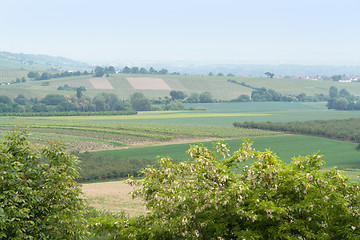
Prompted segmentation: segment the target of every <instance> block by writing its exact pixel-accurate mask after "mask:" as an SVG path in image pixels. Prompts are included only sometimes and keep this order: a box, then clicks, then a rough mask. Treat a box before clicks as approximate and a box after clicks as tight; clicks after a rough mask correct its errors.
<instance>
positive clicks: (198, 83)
mask: <svg viewBox="0 0 360 240" xmlns="http://www.w3.org/2000/svg"><path fill="white" fill-rule="evenodd" d="M26 74H27V71H24V70H0V82H11V81H15V80H16V78H17V77H23V76H26ZM92 78H93V76H92V75H91V76H90V75H88V76H72V77H66V78H53V79H49V80H46V82H48V85H46V86H43V85H42V81H31V80H30V81H29V79H27V80H28V81H27V82H25V83H20V84H11V85H5V86H0V94H1V95H8V96H11V97H16V96H17V95H18V94H24V95H25V96H27V97H37V98H42V97H44V96H45V95H47V94H55V93H59V92H58V91H57V88H58V87H59V86H63V85H64V84H67V85H69V86H71V87H80V86H84V87H85V88H86V89H87V92H86V95H88V96H95V95H96V94H99V93H101V92H106V93H114V94H116V95H118V96H119V98H121V99H128V98H129V96H130V95H131V94H132V93H134V92H141V93H143V94H144V95H145V96H147V97H149V98H155V99H156V98H159V97H162V98H164V97H166V96H169V93H170V91H171V90H178V91H183V92H184V93H186V94H191V93H194V92H195V93H201V92H204V91H208V92H210V93H211V94H212V95H213V96H214V98H216V99H218V100H231V99H235V98H237V97H238V96H239V95H241V94H246V95H250V94H251V91H252V90H253V89H252V88H249V87H246V86H242V85H239V84H234V83H232V82H229V81H228V80H233V81H236V82H238V83H245V84H246V85H249V86H251V87H253V88H261V87H265V88H267V89H274V90H276V91H277V92H279V93H281V94H287V95H297V94H300V93H305V94H307V95H310V96H313V95H315V94H328V92H329V88H330V87H331V86H335V87H337V88H338V89H342V88H345V89H347V90H348V91H349V93H351V94H354V95H358V93H359V92H360V91H359V90H360V84H359V83H356V82H355V83H341V82H333V81H314V80H304V79H288V78H274V79H268V78H261V77H236V76H231V77H228V76H198V75H156V74H151V75H149V74H148V75H147V74H139V75H136V74H110V76H108V77H107V80H108V81H109V83H110V85H111V86H112V87H113V89H99V88H96V87H94V86H93V85H92V84H91V81H90V79H92ZM136 79H138V80H141V81H146V83H147V85H144V84H142V87H140V88H139V87H136V85H134V86H133V85H131V82H134V81H135V80H136ZM138 80H136V81H138ZM129 81H130V82H129ZM153 82H154V83H160V82H162V84H163V86H162V87H154V84H153ZM144 86H148V87H144ZM150 86H151V87H150ZM61 94H65V95H70V94H71V92H65V91H64V92H62V93H61Z"/></svg>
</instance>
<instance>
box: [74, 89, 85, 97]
mask: <svg viewBox="0 0 360 240" xmlns="http://www.w3.org/2000/svg"><path fill="white" fill-rule="evenodd" d="M82 91H83V90H82V89H81V88H80V87H78V88H77V89H76V97H77V98H81V97H82Z"/></svg>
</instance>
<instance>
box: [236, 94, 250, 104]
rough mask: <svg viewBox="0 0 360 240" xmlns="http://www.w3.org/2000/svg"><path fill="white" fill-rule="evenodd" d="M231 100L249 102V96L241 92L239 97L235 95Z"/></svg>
mask: <svg viewBox="0 0 360 240" xmlns="http://www.w3.org/2000/svg"><path fill="white" fill-rule="evenodd" d="M231 101H232V102H250V101H251V100H250V97H249V95H246V94H241V95H240V96H239V97H237V98H236V99H233V100H231Z"/></svg>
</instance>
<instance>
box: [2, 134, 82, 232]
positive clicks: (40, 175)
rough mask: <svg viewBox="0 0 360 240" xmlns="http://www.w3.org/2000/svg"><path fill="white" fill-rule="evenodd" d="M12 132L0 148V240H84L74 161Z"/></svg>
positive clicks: (52, 147) (53, 147) (53, 146)
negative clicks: (34, 144) (39, 146)
mask: <svg viewBox="0 0 360 240" xmlns="http://www.w3.org/2000/svg"><path fill="white" fill-rule="evenodd" d="M27 138H28V134H27V133H26V131H24V130H18V131H14V132H13V133H12V135H10V136H7V137H6V141H5V142H3V143H1V144H0V179H1V185H0V239H84V238H85V234H86V224H85V219H84V201H85V200H84V199H82V198H80V194H81V190H80V188H79V186H78V184H77V183H76V182H75V179H76V178H77V177H79V174H78V170H77V166H76V164H77V159H76V158H75V157H73V156H71V155H68V154H67V153H65V152H64V150H63V148H62V147H61V146H58V145H57V144H56V143H51V144H49V146H46V147H43V148H41V149H38V148H36V147H35V146H33V145H32V144H30V143H29V141H28V140H27Z"/></svg>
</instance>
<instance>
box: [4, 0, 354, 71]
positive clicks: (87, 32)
mask: <svg viewBox="0 0 360 240" xmlns="http://www.w3.org/2000/svg"><path fill="white" fill-rule="evenodd" d="M359 9H360V1H358V0H342V1H339V0H336V1H335V0H218V1H215V0H181V1H178V0H125V1H123V0H71V1H70V0H51V1H49V0H0V51H8V52H13V53H21V52H22V53H28V54H47V55H51V56H62V57H68V58H71V59H74V60H80V61H85V62H89V63H100V62H111V61H113V62H114V61H118V62H121V61H122V62H126V61H139V62H146V61H158V62H166V61H169V62H171V61H174V62H176V61H177V62H194V63H209V62H213V63H219V64H220V63H248V64H260V63H261V64H264V63H265V64H307V65H312V64H323V65H360V44H359V42H360V31H359V30H360V13H359Z"/></svg>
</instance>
